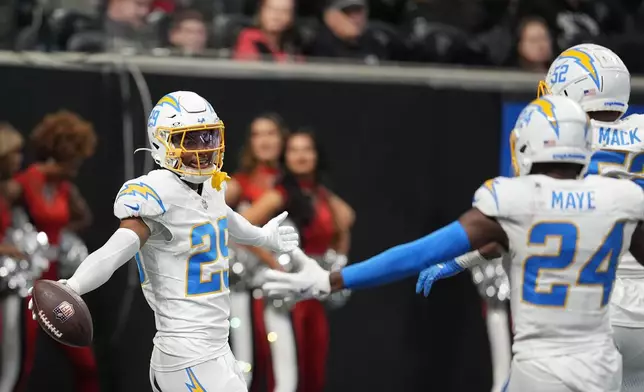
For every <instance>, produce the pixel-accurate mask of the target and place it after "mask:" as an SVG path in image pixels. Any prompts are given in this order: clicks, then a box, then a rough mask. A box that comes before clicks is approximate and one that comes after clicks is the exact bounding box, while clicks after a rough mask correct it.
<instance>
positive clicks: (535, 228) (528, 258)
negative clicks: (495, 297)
mask: <svg viewBox="0 0 644 392" xmlns="http://www.w3.org/2000/svg"><path fill="white" fill-rule="evenodd" d="M473 206H474V207H475V208H477V209H479V210H480V211H481V212H482V213H483V214H485V215H487V216H489V217H492V218H495V219H497V221H498V222H499V224H500V225H501V226H502V228H503V230H504V231H505V232H506V234H507V236H508V239H509V249H508V257H506V258H505V264H506V265H504V268H505V270H506V271H507V272H508V275H509V278H510V286H511V287H512V291H513V292H512V295H511V307H512V315H513V321H514V334H515V339H514V346H513V351H514V354H515V356H516V358H517V359H530V358H540V357H547V356H553V355H566V354H573V353H576V352H580V351H585V350H587V349H588V347H589V346H590V347H593V346H594V347H596V346H598V345H601V344H606V343H607V342H610V341H611V339H612V338H611V327H610V320H609V315H608V307H607V306H606V305H607V304H608V303H609V299H610V295H611V291H612V288H613V282H614V280H615V273H616V269H617V264H618V262H619V257H620V256H621V254H622V253H624V252H625V251H627V250H628V248H629V247H630V241H631V236H632V235H633V232H634V230H635V227H636V225H637V222H638V221H641V220H642V219H644V193H643V192H642V190H641V189H640V188H639V187H638V186H637V185H636V184H634V183H633V182H631V181H626V180H618V179H613V178H606V177H599V176H588V177H586V178H585V179H583V180H558V179H554V178H551V177H547V176H543V175H530V176H524V177H516V178H497V179H495V180H490V181H487V182H486V183H485V184H484V185H483V186H482V187H481V188H480V189H479V190H478V191H477V192H476V194H475V197H474V203H473Z"/></svg>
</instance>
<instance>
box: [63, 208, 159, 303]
mask: <svg viewBox="0 0 644 392" xmlns="http://www.w3.org/2000/svg"><path fill="white" fill-rule="evenodd" d="M149 237H150V229H149V228H148V226H147V225H146V224H145V223H144V222H143V220H142V219H141V218H127V219H123V220H122V221H121V225H120V226H119V229H118V230H116V232H114V234H113V235H112V237H110V239H109V240H107V242H106V243H105V245H103V246H102V247H101V248H100V249H98V250H97V251H95V252H94V253H92V254H90V255H89V256H87V258H86V259H85V260H83V262H82V263H81V265H80V266H78V269H77V270H76V272H75V273H74V276H72V277H71V278H69V279H68V280H67V285H68V286H69V287H70V288H71V289H72V290H74V291H75V292H77V293H78V294H79V295H83V294H85V293H88V292H90V291H92V290H95V289H97V288H99V287H100V286H102V285H103V284H105V283H106V282H107V281H108V280H109V279H110V277H112V274H114V272H115V271H116V270H117V269H119V268H120V267H121V266H122V265H123V264H125V263H127V262H128V261H129V260H131V259H132V258H133V257H134V255H136V253H137V252H138V251H139V249H140V248H141V247H142V246H143V245H144V244H145V242H146V241H147V240H148V238H149Z"/></svg>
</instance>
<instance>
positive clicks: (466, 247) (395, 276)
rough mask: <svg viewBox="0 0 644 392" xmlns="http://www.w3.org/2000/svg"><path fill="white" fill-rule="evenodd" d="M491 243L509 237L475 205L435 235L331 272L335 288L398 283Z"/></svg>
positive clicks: (332, 286)
mask: <svg viewBox="0 0 644 392" xmlns="http://www.w3.org/2000/svg"><path fill="white" fill-rule="evenodd" d="M490 242H500V243H504V244H507V236H506V234H505V232H504V231H503V229H502V228H501V225H499V223H498V222H497V221H496V220H494V219H492V218H489V217H487V216H485V215H483V213H482V212H481V211H479V210H478V209H476V208H472V209H471V210H469V211H468V212H466V213H465V214H463V215H462V216H461V217H460V219H459V220H458V221H456V222H453V223H451V224H450V225H448V226H445V227H443V228H442V229H440V230H438V231H435V232H433V233H432V234H429V235H427V236H425V237H423V238H421V239H418V240H416V241H413V242H410V243H407V244H404V245H399V246H396V247H394V248H391V249H389V250H387V251H385V252H383V253H381V254H379V255H377V256H374V257H372V258H370V259H368V260H366V261H363V262H361V263H357V264H353V265H350V266H348V267H345V268H343V269H342V270H341V271H339V272H334V273H331V276H330V282H331V288H332V289H333V290H334V291H335V290H340V289H342V288H350V289H353V288H365V287H371V286H380V285H383V284H387V283H391V282H395V281H397V280H401V279H404V278H407V277H410V276H413V275H415V274H417V273H419V272H420V271H422V270H423V269H425V268H427V267H429V266H431V265H434V264H438V263H440V262H441V261H445V260H449V259H453V258H455V257H458V256H460V255H462V254H464V253H467V252H469V251H470V250H472V249H478V248H480V247H482V246H484V245H487V244H488V243H490Z"/></svg>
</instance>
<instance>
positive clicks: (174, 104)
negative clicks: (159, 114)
mask: <svg viewBox="0 0 644 392" xmlns="http://www.w3.org/2000/svg"><path fill="white" fill-rule="evenodd" d="M163 105H168V106H170V107H171V108H173V109H174V110H176V111H177V112H179V113H181V106H179V101H177V99H176V98H175V97H173V96H172V95H170V94H168V95H165V96H164V97H163V98H161V99H160V100H159V102H157V104H156V106H163Z"/></svg>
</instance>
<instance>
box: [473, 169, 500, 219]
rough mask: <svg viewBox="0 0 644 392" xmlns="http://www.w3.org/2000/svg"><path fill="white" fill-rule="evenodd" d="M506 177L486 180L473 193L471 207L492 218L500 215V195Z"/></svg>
mask: <svg viewBox="0 0 644 392" xmlns="http://www.w3.org/2000/svg"><path fill="white" fill-rule="evenodd" d="M506 182H507V179H506V178H503V177H497V178H493V179H491V180H487V181H485V182H484V183H483V185H481V187H480V188H479V189H478V190H477V191H476V192H475V193H474V200H473V201H472V207H474V208H476V209H478V210H479V211H481V212H482V213H483V214H484V215H487V216H489V217H492V218H500V217H502V208H503V207H505V206H503V205H502V204H503V203H502V200H501V196H502V189H503V188H505V187H507V186H506Z"/></svg>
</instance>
